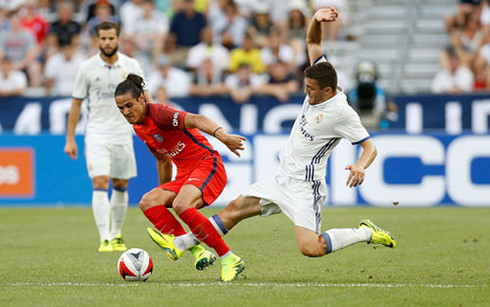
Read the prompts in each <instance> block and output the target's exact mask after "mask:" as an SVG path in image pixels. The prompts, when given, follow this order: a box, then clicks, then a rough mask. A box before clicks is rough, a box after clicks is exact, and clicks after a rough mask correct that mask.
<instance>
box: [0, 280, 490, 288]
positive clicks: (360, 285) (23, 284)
mask: <svg viewBox="0 0 490 307" xmlns="http://www.w3.org/2000/svg"><path fill="white" fill-rule="evenodd" d="M146 284H153V285H159V286H163V287H209V286H227V287H233V286H237V287H272V288H305V287H318V288H364V287H366V288H486V287H487V285H486V284H483V285H458V284H454V285H438V284H376V283H372V284H371V283H350V284H349V283H240V282H236V283H222V282H209V283H204V282H203V283H160V282H151V281H150V282H148V283H146ZM143 285H145V284H144V283H138V282H128V283H84V282H53V283H49V282H48V283H41V282H39V283H36V282H17V283H0V286H6V287H102V286H103V287H138V286H143Z"/></svg>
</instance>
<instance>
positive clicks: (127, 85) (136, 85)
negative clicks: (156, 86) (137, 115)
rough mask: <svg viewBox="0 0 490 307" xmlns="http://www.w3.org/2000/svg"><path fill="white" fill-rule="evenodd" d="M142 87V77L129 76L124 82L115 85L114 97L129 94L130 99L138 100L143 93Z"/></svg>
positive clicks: (143, 83)
mask: <svg viewBox="0 0 490 307" xmlns="http://www.w3.org/2000/svg"><path fill="white" fill-rule="evenodd" d="M144 86H145V82H144V80H143V78H142V77H140V76H138V75H137V74H129V75H128V76H127V77H126V80H124V81H122V82H121V83H119V84H118V85H117V87H116V90H115V92H114V96H115V97H117V96H121V95H124V94H127V93H128V92H129V93H131V97H133V98H136V99H138V97H139V96H140V95H141V94H143V93H144V89H143V87H144Z"/></svg>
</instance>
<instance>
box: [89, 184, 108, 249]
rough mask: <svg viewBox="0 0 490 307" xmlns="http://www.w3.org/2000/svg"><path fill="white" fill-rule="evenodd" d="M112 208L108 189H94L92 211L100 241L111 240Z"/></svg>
mask: <svg viewBox="0 0 490 307" xmlns="http://www.w3.org/2000/svg"><path fill="white" fill-rule="evenodd" d="M110 210H111V208H110V204H109V196H108V193H107V190H103V189H94V190H93V192H92V211H93V213H94V219H95V225H97V229H98V230H99V236H100V241H104V240H111V238H110V234H109V219H110V212H111V211H110Z"/></svg>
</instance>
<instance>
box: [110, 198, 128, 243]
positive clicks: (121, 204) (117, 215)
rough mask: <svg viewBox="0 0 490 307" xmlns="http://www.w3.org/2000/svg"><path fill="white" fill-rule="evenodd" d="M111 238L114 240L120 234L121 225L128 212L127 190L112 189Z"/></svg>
mask: <svg viewBox="0 0 490 307" xmlns="http://www.w3.org/2000/svg"><path fill="white" fill-rule="evenodd" d="M110 203H111V237H112V238H115V237H116V236H117V235H119V234H121V232H122V225H123V223H124V220H125V219H126V212H127V211H128V191H127V188H113V189H112V196H111V201H110Z"/></svg>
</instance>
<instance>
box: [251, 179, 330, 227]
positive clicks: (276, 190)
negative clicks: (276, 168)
mask: <svg viewBox="0 0 490 307" xmlns="http://www.w3.org/2000/svg"><path fill="white" fill-rule="evenodd" d="M243 195H244V196H253V197H257V198H260V206H261V207H262V214H261V215H262V216H269V215H272V214H277V213H280V212H284V214H286V216H287V217H288V218H289V219H290V220H291V221H293V223H294V225H296V226H301V227H304V228H307V229H310V230H312V231H314V232H316V233H318V234H319V233H320V230H321V223H322V211H321V208H322V206H323V204H324V203H325V200H326V199H327V188H326V184H325V181H324V180H322V181H318V180H317V181H304V180H300V179H295V178H291V177H285V176H280V175H278V176H276V177H274V178H270V179H266V180H262V181H258V182H256V183H254V184H252V185H251V186H249V187H248V188H247V190H246V191H245V193H243Z"/></svg>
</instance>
